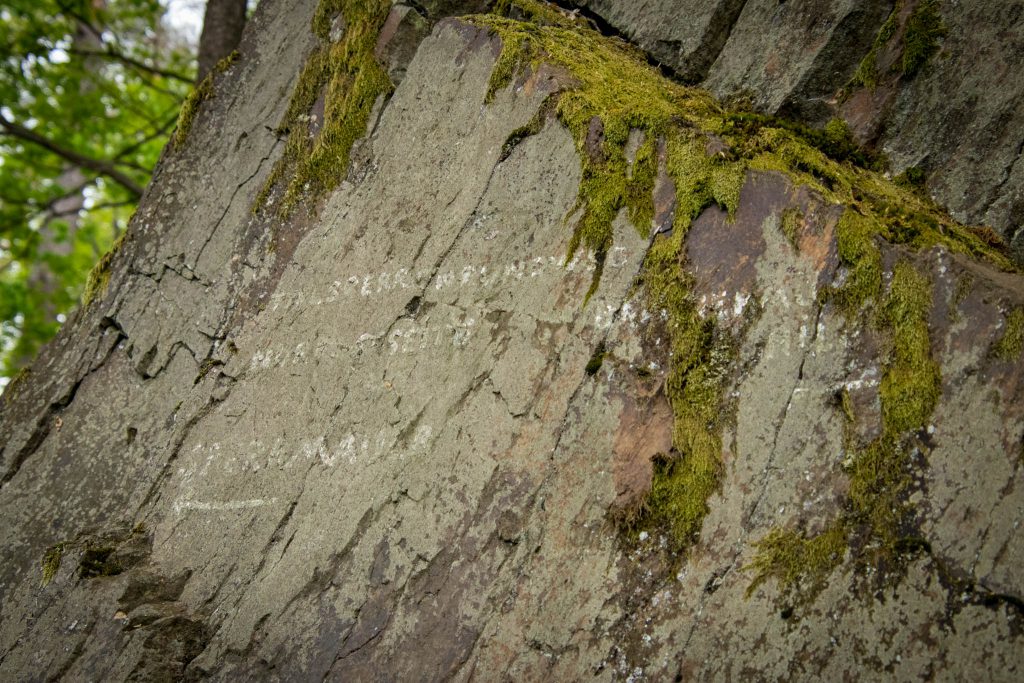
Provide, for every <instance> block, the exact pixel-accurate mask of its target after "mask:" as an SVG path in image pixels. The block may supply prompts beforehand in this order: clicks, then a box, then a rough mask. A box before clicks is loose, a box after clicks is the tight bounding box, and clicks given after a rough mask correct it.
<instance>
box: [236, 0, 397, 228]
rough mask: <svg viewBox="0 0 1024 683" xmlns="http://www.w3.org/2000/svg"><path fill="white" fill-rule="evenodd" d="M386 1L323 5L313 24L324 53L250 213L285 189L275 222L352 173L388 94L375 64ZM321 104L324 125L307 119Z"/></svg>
mask: <svg viewBox="0 0 1024 683" xmlns="http://www.w3.org/2000/svg"><path fill="white" fill-rule="evenodd" d="M390 10H391V3H390V2H388V1H387V0H321V2H320V4H319V5H318V6H317V8H316V11H315V13H314V16H313V32H314V34H315V35H316V36H317V38H318V39H319V45H318V46H317V47H316V48H315V49H314V50H313V52H312V54H310V56H309V58H308V59H307V60H306V64H305V66H304V67H303V70H302V73H301V74H300V75H299V79H298V82H297V83H296V85H295V90H294V91H293V92H292V97H291V100H290V101H289V103H288V110H287V111H286V112H285V115H284V118H283V119H282V121H281V123H280V125H279V126H278V131H279V132H280V133H282V134H286V135H287V136H288V137H287V141H286V142H285V149H284V154H283V155H282V157H281V159H280V160H278V162H277V165H276V166H275V167H274V170H273V171H271V174H270V177H269V178H267V181H266V182H265V183H264V185H263V189H262V190H261V191H260V193H259V194H258V196H257V198H256V202H255V204H254V205H253V211H254V212H259V211H261V210H262V209H264V208H265V205H266V202H267V201H268V199H270V197H271V193H272V192H273V190H274V188H275V187H276V186H277V185H278V183H279V182H283V183H284V189H283V198H282V200H281V204H280V205H279V207H278V211H277V213H278V215H279V216H280V217H282V218H285V217H287V216H289V215H290V214H291V213H292V212H293V211H294V210H295V207H296V206H297V205H298V203H299V201H300V200H301V199H302V198H303V197H310V198H313V199H315V198H318V197H320V196H322V195H323V194H325V193H326V192H328V191H330V190H332V189H334V188H335V187H337V186H338V184H339V183H341V181H342V180H343V179H344V177H345V174H346V173H347V172H348V162H349V155H350V154H351V151H352V146H353V145H354V144H355V142H356V140H358V139H359V138H361V137H363V136H364V135H365V134H366V128H367V124H368V123H369V120H370V114H371V112H372V110H373V107H374V105H375V104H376V102H377V99H378V98H379V97H381V96H382V95H386V94H388V93H390V92H391V90H392V89H393V87H394V86H393V85H392V83H391V78H390V77H389V76H388V73H387V71H385V69H384V67H383V66H381V65H380V63H379V62H378V61H377V58H376V57H375V56H374V47H375V46H376V43H377V37H378V35H379V33H380V29H381V26H382V25H383V24H384V21H385V20H386V19H387V16H388V13H389V12H390ZM321 98H322V99H323V121H315V120H314V119H313V117H312V116H311V115H310V111H311V110H312V109H313V108H314V105H315V104H316V103H317V102H318V100H320V99H321Z"/></svg>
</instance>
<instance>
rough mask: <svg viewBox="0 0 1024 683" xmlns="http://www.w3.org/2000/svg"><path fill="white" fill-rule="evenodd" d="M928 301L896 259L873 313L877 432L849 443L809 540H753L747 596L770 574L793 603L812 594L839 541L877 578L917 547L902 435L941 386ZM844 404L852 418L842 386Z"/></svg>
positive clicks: (923, 285)
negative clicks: (836, 487)
mask: <svg viewBox="0 0 1024 683" xmlns="http://www.w3.org/2000/svg"><path fill="white" fill-rule="evenodd" d="M931 307H932V293H931V285H930V283H929V282H928V280H927V278H925V277H924V276H923V275H921V274H920V273H918V272H917V271H916V270H915V269H914V268H913V266H911V265H910V263H908V262H906V261H901V262H899V263H897V264H896V266H895V268H894V270H893V276H892V284H891V286H890V288H889V293H888V295H887V296H886V298H885V300H884V301H883V302H882V305H881V308H880V311H879V315H878V323H879V325H880V326H881V327H882V330H883V332H884V333H885V335H886V337H887V338H888V340H889V346H890V347H891V348H890V349H889V351H888V353H887V358H886V360H885V363H884V365H885V368H884V373H883V376H882V383H881V388H880V392H879V398H880V400H881V404H882V434H881V435H880V436H879V437H878V438H876V439H875V440H873V441H872V442H870V443H869V444H867V445H866V446H864V447H863V448H859V449H858V448H856V446H855V445H851V446H850V447H851V448H852V450H853V451H854V452H853V454H852V456H851V458H850V460H849V464H848V466H847V475H848V476H849V480H850V488H849V493H848V496H847V502H846V505H845V507H844V510H843V512H842V514H841V515H840V516H839V517H838V518H837V519H836V520H834V521H833V522H832V523H831V524H830V525H829V527H828V528H827V529H826V530H825V531H824V532H822V533H821V534H819V535H816V536H812V537H809V538H808V537H804V536H802V535H797V534H795V532H792V531H787V530H781V529H774V530H772V531H771V532H769V534H768V535H767V536H766V537H765V538H764V539H762V540H761V541H759V542H758V543H757V544H756V546H757V550H758V552H757V555H756V556H755V558H754V560H753V562H752V563H751V564H750V565H748V569H751V570H753V571H754V572H755V576H754V579H753V581H752V583H751V585H750V588H749V590H748V595H749V593H750V592H751V591H753V590H754V589H755V588H756V587H757V586H758V585H760V584H761V583H763V582H764V581H765V580H767V579H768V578H775V579H777V580H778V581H779V585H780V588H781V589H782V591H783V593H784V594H785V595H787V599H793V596H792V593H794V592H797V593H799V594H800V595H799V597H798V598H797V599H798V600H799V601H801V602H807V601H810V600H812V599H813V598H814V597H815V596H816V595H817V593H818V592H819V591H820V589H821V587H822V586H823V585H824V581H825V579H826V578H827V576H828V575H829V574H831V572H832V571H834V569H835V568H836V567H838V566H839V562H838V560H836V561H835V562H832V560H834V559H835V558H836V557H842V553H841V552H840V553H838V555H836V552H837V547H838V546H837V544H838V543H839V541H840V539H843V543H844V544H848V545H849V546H850V548H851V551H852V560H853V562H854V566H855V567H857V568H859V569H861V570H866V569H868V568H870V569H871V570H872V572H871V573H872V574H873V575H874V576H875V577H877V579H878V580H880V581H890V582H894V581H896V580H898V579H899V578H900V577H901V576H902V573H903V571H904V570H905V568H906V565H907V562H908V561H909V558H910V557H913V555H914V553H915V552H917V550H918V549H919V548H920V541H919V540H918V539H917V538H916V537H914V536H912V535H910V534H909V531H908V530H909V529H910V528H911V527H912V526H913V525H912V518H913V509H912V507H911V506H910V504H909V503H907V499H908V497H909V494H910V491H911V489H912V487H913V481H914V480H913V472H912V461H911V458H910V454H909V449H910V448H911V445H910V444H909V443H908V441H907V438H906V434H907V432H909V431H910V430H915V429H920V428H923V427H924V426H925V425H926V424H927V422H928V419H929V418H930V416H931V413H932V411H933V410H934V408H935V405H936V403H937V402H938V398H939V395H940V392H941V380H942V378H941V376H940V374H939V367H938V364H937V363H935V361H934V360H932V358H931V342H930V339H929V337H928V315H929V312H930V311H931ZM842 407H843V410H844V412H845V413H846V415H847V418H848V419H849V420H851V421H852V419H853V410H852V406H849V405H848V394H846V393H845V391H844V394H843V397H842ZM862 573H864V574H866V573H867V572H863V571H862Z"/></svg>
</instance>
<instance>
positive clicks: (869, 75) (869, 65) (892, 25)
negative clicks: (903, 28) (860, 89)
mask: <svg viewBox="0 0 1024 683" xmlns="http://www.w3.org/2000/svg"><path fill="white" fill-rule="evenodd" d="M902 9H903V0H898V1H897V3H896V6H895V7H893V9H892V13H891V14H889V17H888V18H887V19H886V20H885V23H884V24H882V28H881V29H879V31H878V35H877V36H875V41H874V43H872V45H871V49H870V50H868V53H867V54H866V55H865V56H864V59H862V60H861V62H860V65H859V66H858V67H857V71H856V73H854V75H853V79H852V80H851V81H850V84H849V85H848V86H847V87H855V86H858V85H862V86H865V87H868V88H873V87H875V86H876V85H877V84H878V53H879V51H880V50H882V49H884V48H885V46H886V45H888V43H889V41H890V40H892V38H893V36H895V35H896V29H897V28H899V15H900V10H902Z"/></svg>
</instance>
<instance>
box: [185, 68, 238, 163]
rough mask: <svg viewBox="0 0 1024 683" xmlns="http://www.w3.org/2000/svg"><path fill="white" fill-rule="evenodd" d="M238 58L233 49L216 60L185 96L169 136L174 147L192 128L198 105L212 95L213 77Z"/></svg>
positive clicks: (186, 136)
mask: <svg viewBox="0 0 1024 683" xmlns="http://www.w3.org/2000/svg"><path fill="white" fill-rule="evenodd" d="M238 58H239V54H238V50H235V51H234V52H232V53H231V54H229V55H228V56H227V57H224V58H223V59H221V60H220V61H219V62H217V64H216V66H214V67H213V69H212V70H211V71H210V73H208V74H206V77H205V78H203V80H201V81H200V82H199V84H198V85H196V87H194V88H193V89H192V92H190V93H189V94H188V97H186V98H185V102H184V103H183V104H182V105H181V111H180V112H178V125H177V127H176V128H175V129H174V136H173V137H172V138H171V143H172V145H173V146H174V149H180V148H181V146H182V145H184V144H185V140H187V139H188V134H189V132H190V131H191V130H192V124H193V122H194V121H195V118H196V115H197V114H198V113H199V108H200V106H202V104H203V102H205V101H207V100H208V99H210V98H212V97H213V80H214V78H215V77H216V76H217V75H218V74H221V73H223V72H225V71H227V69H228V67H230V66H231V65H232V64H234V63H235V62H237V61H238Z"/></svg>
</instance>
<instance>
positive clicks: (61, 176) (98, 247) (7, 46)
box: [0, 0, 193, 385]
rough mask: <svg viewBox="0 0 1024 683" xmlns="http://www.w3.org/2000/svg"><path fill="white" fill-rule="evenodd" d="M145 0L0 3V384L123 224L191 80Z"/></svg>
mask: <svg viewBox="0 0 1024 683" xmlns="http://www.w3.org/2000/svg"><path fill="white" fill-rule="evenodd" d="M163 15H164V7H163V6H162V5H161V4H160V2H159V0H8V2H6V3H5V4H4V7H3V8H0V385H2V383H3V382H4V380H3V378H4V377H9V376H11V375H12V374H14V373H15V372H17V371H18V369H20V368H21V367H23V366H25V365H27V364H28V363H29V362H31V360H32V358H33V357H34V356H35V353H36V351H37V350H38V348H39V347H40V346H41V345H42V344H43V343H45V342H46V341H47V340H48V339H49V338H50V337H52V336H53V335H54V334H55V333H56V332H57V330H58V329H59V327H60V324H61V322H62V321H63V320H64V319H65V317H66V315H67V314H68V312H69V311H70V310H71V309H73V308H74V306H75V305H76V304H77V303H78V298H79V295H80V293H81V291H82V286H83V284H84V282H85V279H86V276H87V274H88V272H89V270H90V268H91V267H92V265H93V264H94V263H95V262H96V261H97V259H99V257H100V256H101V255H102V254H103V253H104V252H106V251H107V249H109V248H110V246H111V244H112V243H113V241H114V240H115V239H116V238H117V237H118V235H119V234H120V233H121V232H123V230H124V229H125V227H126V225H127V221H128V218H129V217H130V216H131V214H132V212H133V211H134V208H135V204H136V203H137V202H138V200H139V195H140V194H141V190H142V188H144V187H145V186H146V184H147V182H148V181H149V176H150V173H151V172H152V169H153V167H154V166H155V164H156V161H157V158H158V156H159V154H160V151H161V149H162V148H163V146H164V144H165V142H166V141H167V137H168V136H169V135H170V133H171V131H172V129H173V127H174V123H175V121H176V119H177V114H178V109H179V108H180V106H181V102H182V100H183V99H184V97H185V95H186V94H187V93H188V91H189V89H190V87H191V84H192V69H193V55H192V50H191V48H190V47H189V46H188V44H187V42H186V41H185V39H183V38H181V37H177V36H175V35H173V34H172V32H171V31H170V30H168V29H167V28H165V27H164V26H163V25H162V22H161V19H162V17H163Z"/></svg>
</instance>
